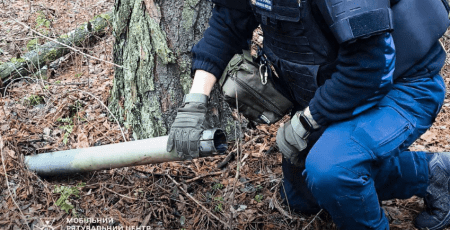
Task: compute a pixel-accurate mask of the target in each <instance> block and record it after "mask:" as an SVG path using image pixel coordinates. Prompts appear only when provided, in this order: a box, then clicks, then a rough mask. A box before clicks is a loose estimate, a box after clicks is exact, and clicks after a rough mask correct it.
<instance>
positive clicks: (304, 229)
mask: <svg viewBox="0 0 450 230" xmlns="http://www.w3.org/2000/svg"><path fill="white" fill-rule="evenodd" d="M322 211H323V209H320V211H319V212H318V213H317V214H316V216H314V218H313V219H312V220H311V221H310V222H309V223H308V225H306V227H304V228H303V229H302V230H306V229H307V228H308V227H309V225H311V224H312V223H313V222H314V221H315V220H316V218H317V217H318V216H319V215H320V213H322Z"/></svg>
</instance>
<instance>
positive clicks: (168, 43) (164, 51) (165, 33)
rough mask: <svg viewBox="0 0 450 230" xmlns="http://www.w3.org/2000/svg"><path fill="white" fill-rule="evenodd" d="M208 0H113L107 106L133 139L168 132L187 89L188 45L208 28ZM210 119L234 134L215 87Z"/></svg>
mask: <svg viewBox="0 0 450 230" xmlns="http://www.w3.org/2000/svg"><path fill="white" fill-rule="evenodd" d="M211 10H212V4H211V3H210V2H209V1H207V0H184V1H182V0H116V2H115V6H114V21H113V34H114V36H115V38H116V42H115V45H114V61H115V63H116V64H118V65H121V66H124V67H125V68H124V69H122V68H116V71H115V74H116V75H115V80H114V86H113V89H112V91H111V98H110V109H111V111H113V113H114V114H115V115H116V116H117V117H118V118H119V119H120V121H121V122H123V123H124V124H125V127H127V128H131V129H132V131H133V137H134V139H143V138H149V137H156V136H162V135H166V134H167V133H168V131H169V130H170V126H171V125H172V123H173V120H174V118H175V115H176V110H177V108H178V107H179V106H180V105H181V103H182V100H183V96H184V94H186V93H188V92H189V89H190V87H191V84H192V80H191V54H190V50H191V48H192V46H193V45H194V44H195V43H196V42H198V41H199V40H200V39H201V38H202V36H203V32H204V31H205V29H206V28H207V25H208V20H209V17H210V16H211ZM208 121H209V122H210V124H211V125H212V126H214V127H221V128H222V129H223V130H225V131H226V132H227V134H228V135H227V136H228V138H229V139H234V122H233V119H232V116H231V110H230V109H229V107H228V105H227V104H226V103H225V102H223V100H222V99H221V97H220V92H219V90H218V89H217V88H215V89H214V90H213V92H212V93H211V99H210V103H209V114H208Z"/></svg>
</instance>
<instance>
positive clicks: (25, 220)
mask: <svg viewBox="0 0 450 230" xmlns="http://www.w3.org/2000/svg"><path fill="white" fill-rule="evenodd" d="M0 155H1V158H2V166H3V171H4V172H5V180H6V186H7V187H8V191H9V195H10V196H11V200H12V201H13V203H14V204H15V205H16V207H17V209H18V210H19V212H20V214H21V217H22V219H23V221H24V224H25V225H26V226H27V228H28V229H29V230H31V228H30V226H28V224H27V218H26V217H25V215H24V214H23V212H22V210H21V209H20V207H19V205H18V204H17V202H16V200H14V196H13V192H12V191H11V187H9V180H8V174H7V172H6V166H5V159H4V158H3V138H2V135H1V134H0Z"/></svg>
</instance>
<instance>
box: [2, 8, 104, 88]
mask: <svg viewBox="0 0 450 230" xmlns="http://www.w3.org/2000/svg"><path fill="white" fill-rule="evenodd" d="M111 16H112V12H108V13H105V14H101V15H98V16H96V17H95V18H93V19H92V20H91V21H89V22H86V23H83V24H82V25H81V26H79V27H78V28H76V29H75V30H73V31H71V32H69V33H68V34H64V35H61V36H60V37H59V38H58V39H56V40H57V41H58V42H61V43H63V44H65V45H69V46H80V45H82V44H83V42H85V41H86V39H88V38H90V37H92V36H93V35H98V34H101V33H103V32H104V30H105V28H106V27H107V26H108V25H109V24H110V23H111ZM69 52H70V49H68V48H67V47H64V46H62V45H61V44H58V43H56V42H53V41H51V42H47V43H45V44H43V45H37V46H36V47H35V49H34V50H31V51H29V52H28V53H26V54H24V55H23V56H22V57H20V58H12V59H11V61H10V62H7V63H4V64H2V65H0V77H1V79H2V80H4V79H7V78H15V77H21V76H27V75H29V74H30V73H33V72H34V71H36V70H37V69H39V68H42V67H43V66H44V65H46V63H48V62H52V61H54V60H56V59H58V58H60V57H62V56H64V55H65V54H67V53H69Z"/></svg>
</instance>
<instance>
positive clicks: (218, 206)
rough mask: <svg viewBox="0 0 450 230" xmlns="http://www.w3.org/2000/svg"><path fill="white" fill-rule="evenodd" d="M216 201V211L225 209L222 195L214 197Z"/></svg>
mask: <svg viewBox="0 0 450 230" xmlns="http://www.w3.org/2000/svg"><path fill="white" fill-rule="evenodd" d="M214 202H215V203H216V206H215V207H214V211H216V212H222V211H223V197H221V196H216V197H214Z"/></svg>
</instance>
